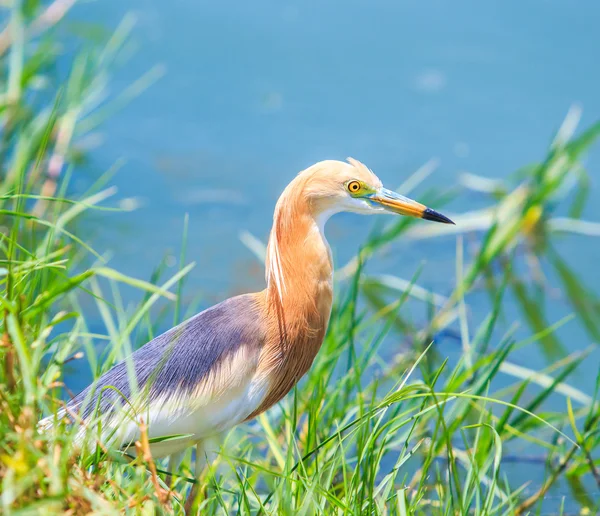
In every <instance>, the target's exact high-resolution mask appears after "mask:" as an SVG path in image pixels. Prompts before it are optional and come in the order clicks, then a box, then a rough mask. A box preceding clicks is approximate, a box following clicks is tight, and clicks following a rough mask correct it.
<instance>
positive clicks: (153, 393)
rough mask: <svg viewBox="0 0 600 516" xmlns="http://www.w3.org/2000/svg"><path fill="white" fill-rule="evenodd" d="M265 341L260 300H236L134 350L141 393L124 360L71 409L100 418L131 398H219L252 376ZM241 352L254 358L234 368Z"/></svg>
mask: <svg viewBox="0 0 600 516" xmlns="http://www.w3.org/2000/svg"><path fill="white" fill-rule="evenodd" d="M263 342H264V327H263V325H262V324H261V317H260V309H259V306H258V303H257V301H256V298H255V297H254V296H253V295H251V294H247V295H242V296H237V297H233V298H230V299H227V300H226V301H223V302H222V303H219V304H217V305H215V306H213V307H211V308H209V309H207V310H205V311H203V312H201V313H199V314H197V315H195V316H194V317H192V318H190V319H188V320H187V321H185V322H183V323H182V324H180V325H179V326H176V327H175V328H172V329H171V330H169V331H167V332H166V333H164V334H162V335H160V336H158V337H156V338H155V339H153V340H152V341H150V342H148V343H147V344H145V345H144V346H142V347H141V348H139V349H138V350H137V351H135V352H134V353H133V355H131V360H130V363H131V364H132V366H133V369H134V370H135V378H136V383H137V391H135V390H134V389H135V388H136V386H132V385H131V382H130V375H129V374H128V366H127V360H125V361H123V362H120V363H119V364H117V365H115V366H114V367H113V368H112V369H110V370H109V371H107V372H106V373H105V374H104V375H103V376H101V377H100V378H99V379H98V380H97V381H96V382H95V383H93V384H92V385H90V386H89V387H87V388H86V389H85V390H83V391H82V392H81V393H79V394H78V395H77V396H76V397H75V398H73V399H72V400H71V402H70V403H69V404H68V406H69V407H70V408H71V409H77V410H79V411H80V416H81V417H82V418H83V419H88V418H90V416H93V415H95V414H98V415H99V416H101V417H105V416H109V417H110V415H111V414H112V413H114V412H116V411H118V409H120V408H122V407H123V406H124V405H125V404H129V402H131V401H132V398H135V399H137V400H140V399H141V400H142V403H141V405H142V407H143V406H149V405H151V404H152V403H153V402H161V400H162V402H164V401H165V400H169V401H170V402H174V401H177V400H181V399H186V398H188V397H189V396H191V395H192V394H193V393H199V392H205V393H208V395H209V396H210V393H212V394H213V395H218V394H219V393H222V392H223V391H225V390H227V384H228V383H231V384H234V385H235V384H236V382H240V381H242V379H241V376H247V375H248V374H251V373H252V368H253V367H254V366H253V365H252V363H253V362H254V360H253V358H256V360H257V357H258V355H259V354H260V350H261V347H262V345H263ZM240 353H241V355H242V356H243V357H246V358H248V357H250V358H249V359H247V360H245V361H242V363H240V364H237V362H240V361H239V360H236V364H233V363H232V360H235V357H238V356H239V355H240ZM243 369H245V370H243ZM223 373H225V374H223ZM238 377H239V378H238ZM132 387H133V388H132ZM132 394H133V396H132ZM126 400H127V401H126ZM139 405H140V404H138V406H139Z"/></svg>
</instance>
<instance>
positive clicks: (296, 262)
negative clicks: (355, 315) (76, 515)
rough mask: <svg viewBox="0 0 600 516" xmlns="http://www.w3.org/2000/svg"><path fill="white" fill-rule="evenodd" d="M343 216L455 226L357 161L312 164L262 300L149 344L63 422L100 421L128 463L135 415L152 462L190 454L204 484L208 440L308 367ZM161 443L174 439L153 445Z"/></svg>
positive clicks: (299, 183)
mask: <svg viewBox="0 0 600 516" xmlns="http://www.w3.org/2000/svg"><path fill="white" fill-rule="evenodd" d="M342 211H346V212H355V213H360V214H379V213H393V214H399V215H404V216H409V217H417V218H421V219H425V220H430V221H435V222H441V223H445V224H453V222H452V221H451V220H450V219H449V218H448V217H446V216H444V215H442V214H441V213H438V212H437V211H434V210H432V209H430V208H428V207H426V206H424V205H423V204H420V203H419V202H416V201H414V200H412V199H409V198H407V197H404V196H403V195H400V194H399V193H396V192H395V191H392V190H388V189H386V188H384V187H383V185H382V183H381V181H380V180H379V178H378V177H377V176H376V175H375V174H374V173H373V172H372V171H371V170H370V169H369V168H367V167H366V166H365V165H364V164H362V163H361V162H359V161H357V160H355V159H352V158H348V160H347V161H346V162H343V161H337V160H327V161H321V162H319V163H316V164H314V165H312V166H310V167H309V168H307V169H305V170H303V171H302V172H300V173H299V174H297V175H296V177H295V178H294V179H293V180H292V181H291V182H290V183H289V185H288V186H287V187H286V188H285V189H284V191H283V193H282V194H281V196H280V197H279V200H278V201H277V203H276V206H275V211H274V215H273V225H272V229H271V232H270V237H269V240H268V245H267V251H266V259H265V269H266V288H265V289H264V290H262V291H261V292H257V293H250V294H243V295H239V296H236V297H232V298H230V299H227V300H225V301H223V302H221V303H219V304H217V305H215V306H212V307H211V308H208V309H206V310H204V311H202V312H200V313H198V314H197V315H195V316H193V317H191V318H190V319H188V320H186V321H184V322H183V323H181V324H179V325H178V326H176V327H174V328H172V329H170V330H168V331H167V332H165V333H163V334H162V335H160V336H158V337H156V338H154V339H153V340H151V341H150V342H148V343H147V344H145V345H144V346H142V347H140V348H139V349H137V350H136V351H135V352H133V354H131V356H129V357H128V358H126V359H125V360H123V361H122V362H120V363H118V364H116V365H115V366H114V367H112V369H110V370H108V371H107V372H106V373H105V374H104V375H102V376H100V378H98V379H97V380H96V381H95V382H93V383H92V384H91V385H90V386H88V387H87V388H86V389H84V390H83V391H82V392H80V393H79V394H78V395H77V396H75V397H74V398H73V399H72V400H71V401H69V402H68V403H67V406H66V411H67V412H69V413H73V412H75V413H78V415H79V418H80V421H83V422H86V421H87V422H90V421H92V420H97V421H100V423H101V428H102V436H105V437H106V436H108V435H110V436H111V439H112V441H111V442H112V443H113V445H114V446H116V447H118V448H120V449H122V450H128V449H132V451H133V452H134V453H135V448H134V447H133V443H135V442H136V440H138V438H139V437H140V424H139V423H140V421H139V417H140V415H142V416H143V417H144V418H145V423H146V427H147V432H148V437H149V438H150V439H151V440H152V442H151V444H150V451H151V454H152V457H153V458H161V457H167V456H170V457H171V459H174V458H175V457H177V456H181V454H182V453H183V452H185V451H186V450H187V449H188V448H189V447H192V446H196V459H195V460H196V475H200V474H201V472H202V469H203V467H204V466H205V464H203V457H206V455H205V443H206V442H207V441H208V440H210V439H212V438H214V437H215V436H219V435H221V434H223V433H224V432H226V431H228V430H230V429H232V428H233V427H235V426H236V425H239V424H241V423H244V422H247V421H250V420H252V419H253V418H255V417H256V416H258V415H259V414H261V413H262V412H264V411H266V410H267V409H269V408H270V407H272V406H273V405H274V404H276V403H278V402H279V401H280V400H281V399H282V398H283V397H284V396H285V395H286V394H287V393H288V392H289V391H290V390H291V389H292V388H293V387H294V386H295V385H296V383H297V382H298V381H299V380H300V379H301V378H302V376H303V375H304V374H305V373H306V372H307V371H308V370H309V368H310V367H311V365H312V363H313V360H314V359H315V357H316V355H317V353H318V351H319V349H320V347H321V344H322V342H323V339H324V337H325V333H326V331H327V326H328V323H329V317H330V313H331V307H332V302H333V261H332V254H331V249H330V247H329V244H328V242H327V240H326V238H325V232H324V228H325V224H326V222H327V221H328V219H329V218H330V217H331V216H332V215H334V214H336V213H338V212H342ZM132 373H133V374H132ZM132 380H133V381H132ZM125 399H126V402H125ZM63 413H64V412H63ZM161 436H180V437H179V438H174V439H165V440H162V441H161V440H160V439H153V438H159V437H161Z"/></svg>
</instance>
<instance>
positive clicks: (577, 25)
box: [0, 0, 600, 514]
mask: <svg viewBox="0 0 600 516" xmlns="http://www.w3.org/2000/svg"><path fill="white" fill-rule="evenodd" d="M425 4H426V3H419V4H418V5H417V4H416V3H411V2H406V3H400V4H396V3H392V2H384V3H383V4H382V5H381V6H378V7H377V8H375V7H367V6H365V5H363V4H361V3H358V2H349V3H346V4H344V5H341V4H338V3H336V2H332V3H330V4H323V5H321V4H316V3H315V4H310V5H304V4H302V5H300V4H292V3H290V4H285V5H279V4H277V5H276V4H274V3H269V2H259V3H257V4H255V5H252V6H249V5H245V6H233V5H229V6H227V5H222V6H221V5H216V4H215V5H210V4H208V3H201V2H199V3H196V2H179V3H178V4H177V9H174V8H172V7H171V6H168V5H167V4H166V3H161V2H159V1H158V0H157V1H153V0H152V1H150V0H147V1H142V0H136V1H134V2H132V3H131V5H128V6H127V8H128V9H129V8H133V9H137V11H135V12H134V14H131V13H130V14H127V13H126V11H125V7H124V6H123V5H121V4H120V3H118V2H111V1H110V0H106V1H102V2H94V3H82V4H81V5H79V4H75V2H74V1H70V0H62V1H61V0H56V1H54V2H38V1H36V0H28V1H16V0H15V1H13V2H9V3H6V5H4V6H3V10H2V20H3V23H2V27H3V29H2V32H1V33H0V59H1V75H0V124H1V138H0V289H1V296H0V309H1V317H0V359H1V363H2V367H1V368H0V491H1V494H0V507H1V511H2V513H3V514H32V513H39V514H52V513H61V512H70V513H72V514H85V513H88V512H96V513H102V514H104V513H107V514H108V513H113V512H114V513H117V512H118V513H122V512H130V513H132V514H136V513H141V512H145V513H148V514H150V513H154V512H155V511H158V512H159V513H166V514H169V513H181V512H182V501H184V500H185V496H186V493H187V492H188V490H189V488H190V485H191V482H192V479H191V477H193V475H192V473H191V471H192V469H191V463H192V461H193V457H192V453H191V452H190V453H189V454H188V456H187V457H186V460H185V461H184V463H183V465H182V468H181V470H180V471H179V472H178V474H177V475H176V476H175V477H174V479H175V482H174V484H173V486H172V491H169V486H167V484H166V483H165V477H164V475H163V473H162V472H161V471H162V469H163V467H164V464H162V463H156V464H155V463H154V461H153V460H152V459H151V457H147V456H146V457H142V458H140V459H137V460H136V461H134V462H133V463H129V464H124V463H123V461H122V460H120V459H119V457H114V456H113V457H108V456H107V455H108V454H107V451H106V450H103V449H102V447H101V446H98V448H97V450H96V451H95V452H94V453H84V454H78V453H77V452H76V451H75V450H74V449H73V446H72V439H73V431H72V429H69V428H65V427H60V428H57V429H54V430H52V431H50V432H43V433H40V432H39V431H38V430H37V427H36V422H37V421H38V419H39V418H40V417H41V416H42V415H46V414H48V413H52V411H55V410H57V409H58V408H59V407H60V406H61V400H64V399H65V398H66V397H68V396H69V395H70V393H71V392H72V391H75V392H76V391H78V390H79V389H80V388H81V387H83V386H84V385H86V384H87V383H88V382H89V381H90V380H91V379H92V378H93V377H95V376H97V375H99V374H101V373H102V372H103V371H105V370H106V369H107V368H108V367H110V365H111V364H113V363H114V361H115V360H118V359H120V358H122V357H123V356H125V355H127V354H128V353H129V352H130V350H131V349H133V348H135V347H136V346H138V345H140V344H143V343H144V342H146V341H147V340H148V339H149V338H151V337H152V336H153V335H155V334H157V332H160V331H162V330H164V329H165V328H166V327H168V326H170V325H171V324H173V323H174V322H178V321H180V320H182V319H184V318H185V317H187V316H189V315H191V314H192V313H195V312H196V311H198V310H199V309H201V308H203V307H206V306H208V305H210V304H211V303H212V302H214V301H215V300H220V299H223V298H225V297H227V296H228V295H230V294H232V293H235V292H238V291H247V290H253V289H259V288H262V285H263V283H262V282H263V280H262V266H261V260H262V259H263V255H264V243H265V239H266V236H267V234H268V229H269V225H270V217H271V213H272V209H273V206H274V203H275V201H276V198H277V195H278V193H279V192H280V191H281V189H282V188H283V186H285V184H286V183H287V182H288V181H289V179H290V178H291V177H292V176H293V174H295V173H296V172H297V171H298V170H300V169H302V168H304V167H306V166H308V165H309V164H311V163H312V162H314V161H317V160H320V159H324V158H339V159H343V158H345V157H346V156H347V155H352V156H354V157H356V158H359V159H361V160H363V161H364V162H365V163H366V164H367V165H369V166H370V167H372V168H373V169H374V170H375V172H376V173H377V174H378V175H380V177H382V178H383V179H384V181H385V182H386V183H387V184H392V185H394V184H396V185H397V186H398V188H399V191H401V192H402V193H405V194H407V193H410V194H411V196H413V197H415V198H418V199H420V200H422V201H423V202H426V203H427V204H428V205H430V206H432V207H434V208H436V209H438V208H439V209H442V208H444V209H443V211H444V213H448V214H449V215H450V216H451V217H452V218H453V219H454V220H455V221H456V223H457V225H456V227H455V228H453V229H452V230H448V228H447V227H443V228H442V229H440V228H439V227H437V226H435V225H427V224H424V223H422V222H415V221H410V220H398V219H378V220H376V221H374V220H372V219H368V218H359V217H356V216H352V215H340V216H338V217H336V218H335V219H334V220H332V221H331V223H330V225H329V226H328V235H329V236H330V237H331V238H330V240H331V243H332V247H333V249H334V254H335V258H336V265H337V272H336V305H335V308H334V312H333V315H332V321H331V325H330V330H329V333H328V336H327V340H326V342H325V344H324V346H323V349H322V351H321V353H320V354H319V357H318V359H317V361H316V362H315V365H314V367H313V369H312V370H311V372H310V373H309V375H308V377H307V378H306V379H305V380H304V381H303V382H302V383H301V384H300V385H299V387H298V388H297V389H296V390H295V391H294V393H293V394H291V395H290V396H288V397H287V398H286V399H285V400H284V401H283V402H282V403H281V404H280V405H279V406H278V407H277V408H274V409H273V410H271V411H269V412H268V413H267V414H263V415H262V416H260V418H259V419H258V420H257V421H255V422H252V423H250V424H248V425H245V426H244V427H242V428H239V429H237V430H235V431H234V432H233V433H232V434H231V435H230V436H229V437H228V439H227V440H226V442H225V444H224V445H223V449H222V453H221V455H220V458H219V460H218V461H217V463H216V464H215V466H214V468H213V469H212V470H211V472H210V474H209V476H208V488H207V490H206V492H205V493H204V495H203V497H202V499H201V500H199V501H198V507H197V509H198V510H200V511H203V513H206V512H209V513H212V512H226V513H242V514H247V513H252V514H254V513H269V514H271V513H277V514H279V513H284V514H288V513H289V514H298V513H311V514H312V513H325V514H346V513H356V514H364V513H385V514H408V513H417V514H449V513H451V514H466V513H468V512H469V511H471V512H474V513H476V514H525V513H527V512H528V511H534V513H541V514H544V513H548V514H557V513H561V514H580V513H581V514H594V513H596V512H597V511H598V506H599V505H600V499H599V497H598V489H599V488H600V473H599V471H598V468H600V464H599V462H598V461H599V460H600V455H599V453H598V439H599V437H598V433H597V430H596V429H597V426H598V418H600V408H599V406H598V402H597V389H598V370H599V361H598V350H597V345H598V342H599V337H598V336H599V335H600V317H599V315H600V299H599V298H598V295H597V292H598V287H599V286H600V282H599V279H598V275H597V274H596V261H597V259H598V255H597V252H598V244H597V237H598V236H599V235H600V224H598V223H597V222H595V221H596V220H599V219H600V217H599V215H600V208H598V204H597V203H595V202H594V201H595V200H596V199H597V198H598V190H597V185H595V184H594V179H595V178H596V177H597V172H596V169H597V167H598V163H597V156H598V150H597V145H596V144H595V140H596V138H597V136H598V133H599V132H600V123H598V122H597V120H596V117H597V114H598V110H599V108H600V106H599V104H600V101H599V100H598V95H597V92H598V91H599V89H598V86H600V84H598V83H599V82H600V75H599V73H598V71H597V70H596V69H594V68H593V67H591V66H590V63H593V62H594V59H595V57H596V55H595V54H596V49H597V48H598V36H597V34H596V33H597V31H596V30H595V28H594V19H597V17H596V18H594V15H597V14H600V13H598V11H599V8H598V6H597V5H596V4H595V3H594V2H591V1H588V2H582V3H581V5H580V8H579V9H578V10H577V11H575V10H574V9H573V8H572V6H569V5H567V4H566V3H561V2H544V3H541V2H540V3H539V5H538V4H531V5H530V6H528V7H526V8H525V7H518V5H517V4H516V3H514V4H512V5H511V3H506V4H503V6H502V7H498V6H495V7H491V6H487V7H483V6H481V5H479V4H476V3H474V2H465V3H464V4H461V5H460V6H449V5H447V4H446V3H442V2H431V3H430V5H425ZM496 9H498V10H496ZM558 34H566V35H568V37H567V36H565V37H563V38H560V39H559V36H558ZM149 86H152V87H151V88H150V89H148V87H149ZM147 89H148V91H146V90H147ZM131 101H134V102H133V103H131ZM130 103H131V105H130ZM580 104H583V105H584V106H585V107H586V110H585V112H583V111H582V108H581V105H580ZM584 113H585V114H584ZM117 187H118V188H117ZM195 262H197V263H198V264H199V265H200V266H196V267H194V264H195Z"/></svg>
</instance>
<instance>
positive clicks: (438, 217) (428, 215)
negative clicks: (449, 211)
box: [422, 208, 456, 226]
mask: <svg viewBox="0 0 600 516" xmlns="http://www.w3.org/2000/svg"><path fill="white" fill-rule="evenodd" d="M422 218H423V219H425V220H432V221H434V222H441V223H442V224H452V225H453V226H456V224H455V223H454V222H453V221H451V220H450V219H449V218H448V217H446V216H445V215H442V214H441V213H438V212H437V211H435V210H432V209H431V208H427V209H426V210H425V211H424V212H423V217H422Z"/></svg>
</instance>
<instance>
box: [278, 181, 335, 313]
mask: <svg viewBox="0 0 600 516" xmlns="http://www.w3.org/2000/svg"><path fill="white" fill-rule="evenodd" d="M297 183H299V184H297ZM302 187H303V184H302V182H301V181H300V180H299V179H298V180H297V181H294V182H293V183H292V184H290V186H289V187H288V188H287V189H286V190H285V191H284V192H283V194H282V195H281V197H280V199H279V201H278V202H277V206H276V208H275V214H274V217H273V228H272V230H271V236H270V238H269V245H268V247H267V257H266V276H267V297H268V301H269V304H271V305H272V304H277V305H280V306H281V307H283V308H284V309H285V310H286V312H287V311H291V312H292V313H293V312H295V311H298V310H299V309H301V310H304V311H308V312H313V313H320V312H321V310H322V308H323V307H322V306H320V304H321V302H322V301H323V300H322V299H321V297H322V296H323V295H325V296H326V297H329V298H330V297H331V288H332V275H333V263H332V260H331V252H330V249H329V245H328V243H327V240H326V239H325V235H324V231H323V228H324V225H325V222H326V221H327V218H328V217H329V213H327V212H321V211H319V210H317V209H315V207H314V206H312V205H311V204H310V202H309V200H307V198H306V196H304V195H302V194H299V192H298V190H299V189H301V188H302ZM329 301H331V300H329ZM330 304H331V303H330ZM330 308H331V306H329V309H330ZM305 315H308V314H305ZM327 318H328V316H327Z"/></svg>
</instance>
